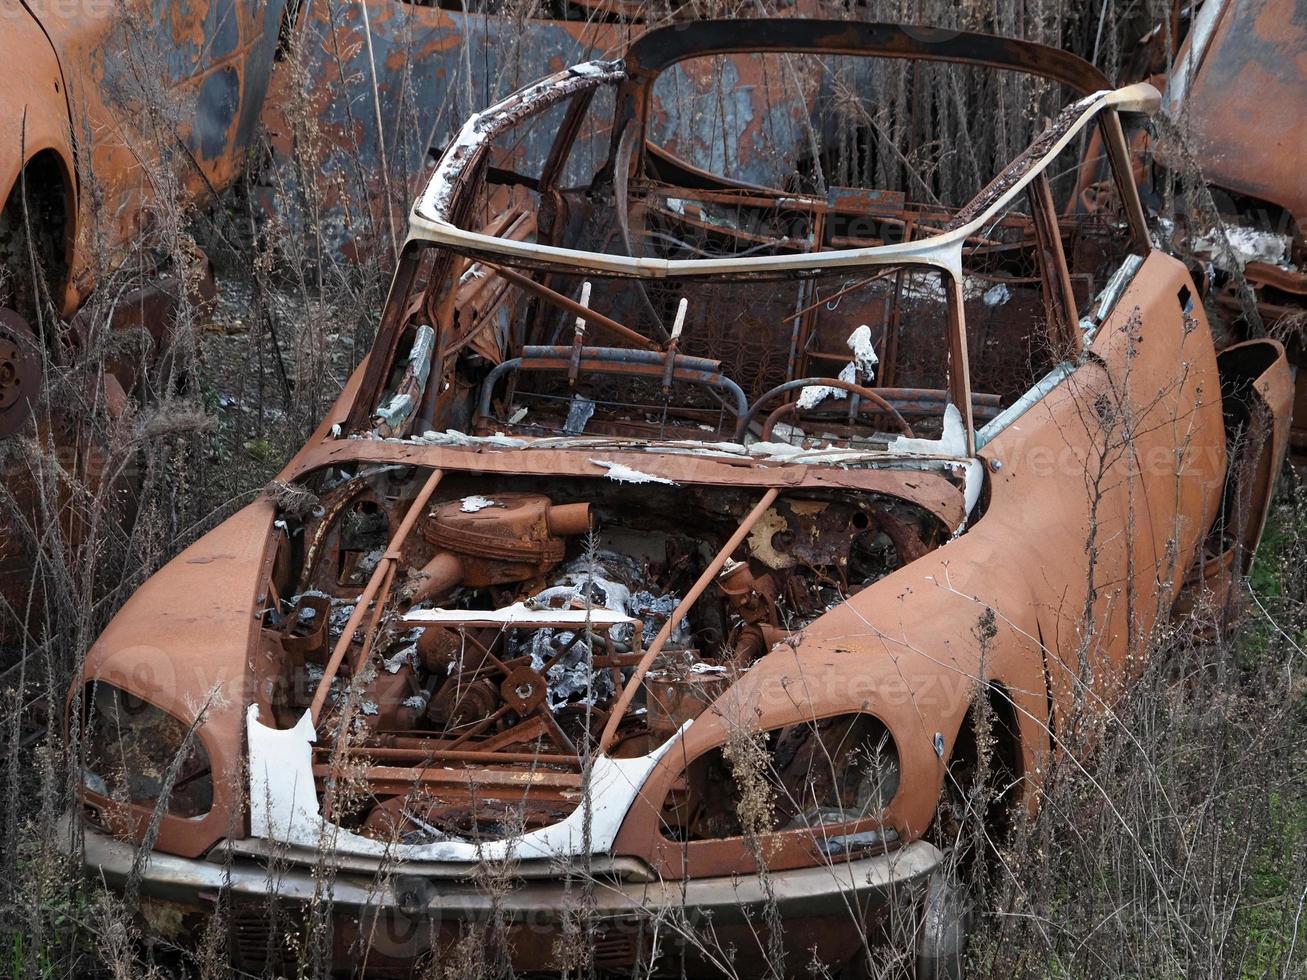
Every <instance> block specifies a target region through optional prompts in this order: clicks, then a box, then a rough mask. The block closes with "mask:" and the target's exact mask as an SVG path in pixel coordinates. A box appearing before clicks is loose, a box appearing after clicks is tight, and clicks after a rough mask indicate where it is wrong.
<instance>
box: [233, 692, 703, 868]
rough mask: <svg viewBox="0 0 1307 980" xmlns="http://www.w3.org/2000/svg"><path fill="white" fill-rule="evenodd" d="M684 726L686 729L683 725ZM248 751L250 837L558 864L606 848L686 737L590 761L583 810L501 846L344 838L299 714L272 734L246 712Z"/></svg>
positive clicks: (404, 855) (409, 854)
mask: <svg viewBox="0 0 1307 980" xmlns="http://www.w3.org/2000/svg"><path fill="white" fill-rule="evenodd" d="M688 724H689V722H687V723H686V725H688ZM246 726H247V729H248V735H249V747H250V833H251V835H252V836H254V837H260V838H264V839H266V840H271V841H276V842H280V843H285V844H292V845H297V846H301V847H305V848H308V849H310V850H316V849H317V848H319V847H322V848H323V850H324V853H333V852H334V853H338V854H355V855H366V856H371V857H386V858H388V859H390V860H395V861H500V860H504V859H507V858H518V859H532V858H545V859H549V858H559V857H568V856H572V855H578V854H583V853H585V850H586V842H587V837H588V842H589V848H588V850H589V852H590V853H592V854H602V853H604V852H606V851H608V850H610V849H611V848H612V846H613V841H614V840H616V839H617V831H618V830H619V829H620V827H621V825H622V821H623V820H625V819H626V814H627V811H628V810H630V808H631V804H632V803H633V802H635V798H636V795H637V794H638V793H639V792H640V788H641V787H642V786H643V785H644V782H645V780H646V779H648V778H649V773H651V772H652V771H653V768H654V766H656V765H657V764H658V760H659V759H661V758H662V757H663V756H664V755H665V754H666V753H667V751H668V749H670V748H671V747H672V744H673V743H674V742H675V741H676V739H677V738H678V737H679V736H680V735H681V733H682V732H684V731H685V728H684V727H682V728H681V729H680V731H678V732H677V733H676V734H675V735H673V736H672V737H671V738H669V739H668V740H667V741H666V742H664V743H663V744H662V745H660V746H659V747H658V748H656V749H654V750H653V751H652V752H651V753H649V754H648V755H642V756H637V757H635V758H632V759H613V758H610V757H608V756H606V755H600V756H597V757H596V758H595V760H594V765H593V768H592V770H591V775H590V783H589V786H588V787H587V791H588V794H589V797H590V808H589V811H590V812H589V814H588V816H589V823H590V827H589V833H588V834H587V833H586V826H585V824H586V818H587V814H586V812H585V811H586V808H585V807H583V806H580V805H578V806H577V808H576V809H575V810H573V811H572V813H571V814H569V815H568V816H567V818H566V819H564V820H562V821H560V822H559V823H556V824H552V825H550V826H548V827H541V828H540V829H539V830H534V831H532V832H531V833H529V834H522V835H521V836H519V837H513V838H509V839H508V840H497V841H482V842H479V843H472V842H470V841H462V840H444V841H433V842H432V843H429V844H393V843H390V842H388V841H382V840H372V839H371V838H368V837H363V836H360V835H359V834H355V833H351V832H350V831H348V830H345V829H344V828H343V827H340V826H338V825H336V824H333V823H329V822H327V821H326V820H324V819H322V814H321V812H320V809H319V803H318V794H317V790H316V788H315V787H314V784H313V758H312V753H313V743H314V742H315V741H316V740H317V734H316V733H315V732H314V730H313V720H312V718H311V716H310V715H309V713H308V712H307V711H306V712H305V713H304V715H303V717H301V718H300V720H299V722H298V723H297V724H296V725H295V727H294V728H288V729H285V730H277V729H273V728H268V727H267V726H265V725H263V724H262V723H261V722H260V721H259V709H258V706H257V705H250V707H249V710H248V712H247V713H246Z"/></svg>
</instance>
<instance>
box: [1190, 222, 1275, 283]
mask: <svg viewBox="0 0 1307 980" xmlns="http://www.w3.org/2000/svg"><path fill="white" fill-rule="evenodd" d="M1220 240H1221V233H1220V231H1219V230H1217V229H1216V228H1213V229H1211V230H1210V231H1208V232H1207V233H1206V234H1205V235H1201V236H1199V237H1198V238H1197V239H1195V240H1194V251H1195V252H1206V253H1207V254H1208V255H1210V256H1211V259H1212V263H1213V264H1214V265H1215V266H1216V267H1217V268H1218V269H1221V270H1223V271H1225V272H1234V271H1236V270H1235V269H1232V268H1231V261H1232V260H1233V265H1234V266H1237V270H1238V271H1239V272H1242V271H1243V269H1244V266H1246V265H1247V264H1248V263H1249V262H1266V263H1268V264H1270V265H1274V266H1279V267H1280V268H1289V267H1288V266H1287V265H1286V263H1287V262H1288V261H1289V249H1290V248H1291V247H1292V245H1293V239H1292V238H1290V237H1289V236H1288V235H1277V234H1276V233H1275V232H1273V231H1259V230H1257V229H1256V228H1244V227H1242V226H1240V225H1226V226H1225V242H1226V244H1228V245H1229V251H1228V252H1227V251H1226V250H1225V249H1224V248H1221V246H1220Z"/></svg>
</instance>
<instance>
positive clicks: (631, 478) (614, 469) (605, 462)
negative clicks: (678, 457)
mask: <svg viewBox="0 0 1307 980" xmlns="http://www.w3.org/2000/svg"><path fill="white" fill-rule="evenodd" d="M590 462H591V463H593V464H594V465H595V466H602V467H603V468H604V469H606V470H607V471H608V479H610V480H613V481H615V482H617V483H666V484H667V485H668V486H676V481H675V480H669V479H667V477H665V476H656V475H655V474H653V473H645V472H644V471H643V470H637V469H635V468H634V467H631V466H627V465H626V464H625V463H615V462H613V461H612V460H610V459H592V460H590Z"/></svg>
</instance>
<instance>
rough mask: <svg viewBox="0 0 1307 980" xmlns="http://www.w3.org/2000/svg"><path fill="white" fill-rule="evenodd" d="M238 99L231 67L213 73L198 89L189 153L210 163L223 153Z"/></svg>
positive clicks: (236, 78) (236, 77)
mask: <svg viewBox="0 0 1307 980" xmlns="http://www.w3.org/2000/svg"><path fill="white" fill-rule="evenodd" d="M240 98H241V81H240V75H239V74H237V72H236V69H235V68H232V67H230V66H228V67H227V68H224V69H222V70H221V71H217V72H214V73H213V74H212V75H210V76H209V77H208V78H206V79H205V80H204V84H203V85H201V86H200V92H199V97H198V98H197V99H196V104H195V126H194V128H193V129H192V130H191V140H190V143H191V149H192V150H194V151H195V152H196V153H198V154H199V156H200V159H202V160H213V159H215V158H217V157H219V156H221V155H222V152H223V150H224V149H226V146H227V131H228V130H229V129H231V123H232V120H233V119H235V118H236V110H237V109H238V108H239V107H240Z"/></svg>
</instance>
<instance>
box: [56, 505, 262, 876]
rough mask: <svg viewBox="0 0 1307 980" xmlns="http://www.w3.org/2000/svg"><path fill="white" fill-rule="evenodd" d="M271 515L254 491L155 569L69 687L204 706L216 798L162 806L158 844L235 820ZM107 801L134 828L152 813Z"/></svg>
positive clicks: (208, 842)
mask: <svg viewBox="0 0 1307 980" xmlns="http://www.w3.org/2000/svg"><path fill="white" fill-rule="evenodd" d="M274 518H275V507H274V506H273V504H272V503H271V502H269V501H267V500H266V499H262V498H261V499H260V500H258V501H257V502H255V503H253V504H250V505H249V506H248V507H246V508H245V509H243V510H241V511H240V512H239V513H237V514H236V515H235V516H233V517H231V518H230V519H228V520H227V521H226V522H224V523H223V524H221V525H220V526H219V527H218V528H216V529H215V530H213V531H211V532H209V533H208V534H207V535H205V536H204V537H203V538H201V539H200V540H199V541H197V542H196V543H195V544H193V545H191V546H190V547H189V548H187V549H186V550H185V551H183V552H182V553H181V554H180V555H178V556H177V557H176V558H174V559H173V560H172V561H170V562H169V563H168V564H167V565H165V566H164V567H163V568H162V569H161V570H160V571H158V572H157V573H155V574H154V575H153V576H152V577H151V578H150V579H149V580H148V581H147V582H146V583H145V584H144V585H142V586H141V587H140V588H139V589H138V590H137V591H136V593H135V594H134V595H133V596H132V597H131V599H129V600H128V601H127V603H126V605H124V606H123V607H122V609H121V610H119V612H118V615H117V616H115V617H114V619H113V621H112V622H111V623H110V624H109V626H108V628H107V629H105V631H104V633H103V634H102V635H101V636H100V638H99V639H98V640H97V641H96V642H95V644H94V646H92V648H91V651H90V653H89V654H88V655H87V657H86V662H85V664H84V666H83V669H82V675H81V677H80V678H79V679H78V680H77V681H75V682H74V684H73V686H72V689H71V690H70V692H69V703H70V708H71V706H74V705H76V704H77V697H78V694H79V693H80V691H81V690H82V689H83V685H85V684H87V683H89V682H91V681H104V682H107V683H109V684H112V685H114V686H115V687H118V688H120V689H122V690H124V691H126V692H127V693H128V694H130V695H133V696H135V697H137V698H140V699H142V700H144V701H148V702H149V703H150V704H152V705H154V706H155V707H157V708H160V709H162V710H164V711H166V712H168V713H169V714H171V715H173V716H175V717H176V718H178V719H180V720H181V721H182V722H184V723H186V724H187V725H190V724H192V723H194V722H195V720H196V718H197V716H198V714H199V712H200V711H201V710H203V711H204V720H203V724H202V725H200V727H199V728H198V729H197V733H198V735H199V737H200V740H201V742H202V743H203V745H204V747H205V749H206V750H207V752H208V754H209V759H210V762H211V764H212V767H213V782H214V797H213V807H212V809H211V810H210V811H209V813H208V814H207V815H205V816H203V817H200V818H195V819H183V818H181V817H173V816H166V817H165V818H164V820H163V824H162V827H161V829H160V831H159V837H158V841H157V844H156V847H158V849H159V850H162V851H167V852H169V853H172V854H178V855H181V856H183V857H195V856H197V855H199V854H202V853H203V852H204V851H206V850H207V849H208V848H209V847H210V846H212V845H213V843H215V842H216V841H217V840H218V839H219V838H221V837H224V836H231V835H232V834H233V832H238V831H239V830H240V826H241V825H240V824H239V823H238V822H237V821H239V820H241V819H242V815H243V813H244V779H243V777H242V772H241V770H242V765H241V751H242V741H243V740H242V731H243V727H244V708H245V704H246V703H247V702H248V701H249V700H250V698H251V697H252V696H253V692H252V690H251V681H250V672H249V670H248V664H249V652H250V650H251V649H252V646H251V644H253V643H254V642H255V639H256V636H257V631H258V626H259V621H258V612H259V610H260V609H262V607H263V599H264V595H263V593H264V592H265V590H266V583H267V581H268V570H269V567H270V565H271V562H272V559H273V552H274V549H273V547H272V545H273V542H275V538H274V536H273V535H272V534H271V533H270V532H271V530H272V522H273V520H274ZM70 713H71V712H70ZM88 795H90V794H89V793H88ZM95 802H96V803H97V804H98V805H100V806H101V807H105V806H106V805H107V804H108V801H101V800H97V801H95ZM111 809H112V810H113V811H114V812H113V813H112V814H110V816H111V818H112V819H114V820H115V821H116V822H118V823H121V824H123V825H124V826H126V828H127V830H128V832H130V833H135V834H137V835H139V833H140V831H141V830H143V824H144V822H148V820H149V817H150V813H149V812H148V811H147V810H145V809H143V808H141V807H135V806H123V805H118V804H114V805H112V807H111ZM237 836H239V833H237Z"/></svg>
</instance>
